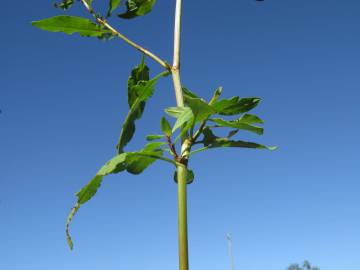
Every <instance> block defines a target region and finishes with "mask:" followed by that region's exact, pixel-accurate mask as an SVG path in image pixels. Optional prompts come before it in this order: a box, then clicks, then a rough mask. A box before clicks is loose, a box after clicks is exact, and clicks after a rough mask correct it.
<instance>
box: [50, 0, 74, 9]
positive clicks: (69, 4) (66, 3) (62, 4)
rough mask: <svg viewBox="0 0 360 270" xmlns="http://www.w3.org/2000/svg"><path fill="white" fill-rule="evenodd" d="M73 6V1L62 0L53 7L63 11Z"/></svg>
mask: <svg viewBox="0 0 360 270" xmlns="http://www.w3.org/2000/svg"><path fill="white" fill-rule="evenodd" d="M73 4H74V0H63V1H62V2H60V3H55V4H54V6H55V7H56V8H61V9H63V10H67V9H69V8H71V7H72V5H73Z"/></svg>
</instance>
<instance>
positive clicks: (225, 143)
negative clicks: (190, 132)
mask: <svg viewBox="0 0 360 270" xmlns="http://www.w3.org/2000/svg"><path fill="white" fill-rule="evenodd" d="M203 134H204V139H203V143H204V146H205V148H204V149H202V150H206V149H209V148H218V147H240V148H254V149H267V150H275V149H276V148H277V147H274V146H270V147H268V146H265V145H261V144H258V143H253V142H246V141H233V140H229V139H228V138H220V137H217V136H215V135H214V133H213V132H212V131H211V130H210V129H209V128H205V129H204V130H203Z"/></svg>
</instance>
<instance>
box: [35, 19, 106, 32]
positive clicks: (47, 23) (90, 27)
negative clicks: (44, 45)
mask: <svg viewBox="0 0 360 270" xmlns="http://www.w3.org/2000/svg"><path fill="white" fill-rule="evenodd" d="M32 25H33V26H36V27H38V28H40V29H42V30H46V31H50V32H62V33H65V34H68V35H71V34H73V33H78V34H79V35H80V36H83V37H100V36H103V35H104V34H109V33H111V31H109V30H106V29H105V28H104V27H102V26H100V25H97V24H95V23H93V22H91V21H90V20H88V19H85V18H81V17H76V16H63V15H61V16H55V17H52V18H48V19H43V20H40V21H35V22H32Z"/></svg>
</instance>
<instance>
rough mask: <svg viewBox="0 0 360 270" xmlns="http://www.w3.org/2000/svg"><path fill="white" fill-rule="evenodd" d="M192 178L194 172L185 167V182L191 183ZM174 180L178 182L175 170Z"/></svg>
mask: <svg viewBox="0 0 360 270" xmlns="http://www.w3.org/2000/svg"><path fill="white" fill-rule="evenodd" d="M194 178H195V175H194V172H193V171H192V170H190V169H188V168H187V169H186V183H187V184H191V183H192V182H194ZM174 181H175V183H177V182H178V180H177V171H175V173H174Z"/></svg>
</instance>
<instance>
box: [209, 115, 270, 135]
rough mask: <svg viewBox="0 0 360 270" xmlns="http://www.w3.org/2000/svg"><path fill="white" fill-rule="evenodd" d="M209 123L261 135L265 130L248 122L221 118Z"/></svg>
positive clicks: (213, 119)
mask: <svg viewBox="0 0 360 270" xmlns="http://www.w3.org/2000/svg"><path fill="white" fill-rule="evenodd" d="M209 121H211V122H214V123H216V124H217V126H219V127H230V128H236V129H241V130H248V131H251V132H254V133H256V134H259V135H261V134H263V133H264V129H263V128H261V127H257V126H252V125H249V124H248V123H247V122H242V120H241V119H239V120H233V121H226V120H224V119H221V118H211V119H209Z"/></svg>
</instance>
